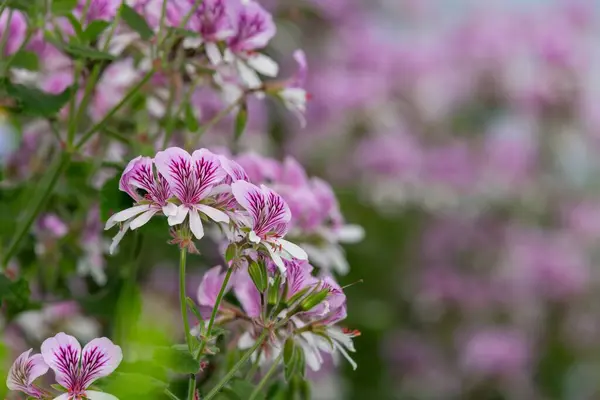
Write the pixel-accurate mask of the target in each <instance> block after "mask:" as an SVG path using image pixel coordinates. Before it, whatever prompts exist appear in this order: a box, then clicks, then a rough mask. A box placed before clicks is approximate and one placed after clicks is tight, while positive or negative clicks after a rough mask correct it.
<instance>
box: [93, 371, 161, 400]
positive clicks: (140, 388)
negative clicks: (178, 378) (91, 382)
mask: <svg viewBox="0 0 600 400" xmlns="http://www.w3.org/2000/svg"><path fill="white" fill-rule="evenodd" d="M95 384H96V385H97V386H99V387H100V388H101V389H102V390H103V391H105V392H106V393H110V394H112V395H114V396H116V397H117V398H118V399H119V400H130V399H131V400H134V399H135V400H137V399H148V398H153V397H155V396H159V395H161V394H162V393H163V391H164V390H165V388H167V386H168V385H167V383H166V382H163V381H160V380H158V379H156V378H153V377H151V376H148V375H143V374H136V373H122V372H114V373H112V374H111V375H110V376H108V377H106V378H103V379H102V380H100V381H97V382H96V383H95Z"/></svg>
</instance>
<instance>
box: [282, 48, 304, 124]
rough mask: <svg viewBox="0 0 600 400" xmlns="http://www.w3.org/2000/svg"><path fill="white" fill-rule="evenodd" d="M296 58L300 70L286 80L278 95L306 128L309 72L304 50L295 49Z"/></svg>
mask: <svg viewBox="0 0 600 400" xmlns="http://www.w3.org/2000/svg"><path fill="white" fill-rule="evenodd" d="M294 59H295V60H296V62H297V63H298V71H297V72H296V74H295V75H294V76H293V77H292V78H291V79H289V80H288V81H287V82H285V85H284V87H283V89H281V90H279V91H278V92H277V95H278V96H279V97H280V98H281V100H283V104H285V106H286V108H287V109H288V110H290V111H291V112H292V113H294V115H296V117H298V119H299V120H300V124H301V126H302V128H304V127H305V126H306V118H305V117H304V114H306V102H307V100H308V94H307V93H306V89H305V88H304V86H305V84H306V76H307V74H308V66H307V63H306V54H305V53H304V51H302V50H296V51H294Z"/></svg>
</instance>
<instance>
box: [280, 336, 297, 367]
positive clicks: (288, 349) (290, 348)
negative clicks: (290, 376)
mask: <svg viewBox="0 0 600 400" xmlns="http://www.w3.org/2000/svg"><path fill="white" fill-rule="evenodd" d="M295 347H296V344H295V343H294V339H293V338H292V337H289V338H288V339H287V340H286V341H285V345H284V346H283V363H284V364H285V365H286V366H288V365H290V364H291V363H292V362H293V361H294V360H293V358H294V351H295Z"/></svg>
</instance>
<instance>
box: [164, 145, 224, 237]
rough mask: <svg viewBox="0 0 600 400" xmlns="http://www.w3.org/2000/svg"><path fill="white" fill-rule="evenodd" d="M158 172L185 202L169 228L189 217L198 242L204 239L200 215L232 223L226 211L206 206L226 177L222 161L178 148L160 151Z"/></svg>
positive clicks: (179, 198) (205, 154) (178, 197)
mask: <svg viewBox="0 0 600 400" xmlns="http://www.w3.org/2000/svg"><path fill="white" fill-rule="evenodd" d="M154 162H155V163H156V168H157V169H158V172H159V173H160V174H161V175H163V176H164V177H165V179H166V180H167V182H168V183H169V185H170V186H171V190H172V192H173V194H174V195H175V197H177V199H178V200H179V201H180V202H181V205H179V206H178V207H177V211H176V213H174V214H172V215H169V219H168V221H169V225H170V226H174V225H179V224H181V223H183V221H185V219H186V218H187V216H188V214H189V224H190V230H191V231H192V233H193V234H194V236H195V237H196V238H197V239H201V238H202V237H203V236H204V228H203V226H202V220H201V219H200V212H201V213H203V214H205V215H206V216H208V217H209V218H211V219H212V220H213V221H215V222H225V223H228V222H229V216H228V215H227V214H225V213H224V212H223V211H221V210H218V209H216V208H214V207H211V206H208V205H206V204H203V203H202V202H203V201H207V200H208V199H209V196H211V192H212V191H213V189H215V188H216V187H217V185H219V184H220V183H221V182H222V181H223V179H224V178H225V176H226V174H227V173H226V171H225V170H224V169H223V168H222V167H221V163H220V161H219V157H218V156H216V155H215V154H213V153H211V152H210V151H209V150H207V149H200V150H196V151H194V153H193V154H192V155H191V156H190V154H189V153H188V152H187V151H185V150H183V149H180V148H178V147H171V148H168V149H166V150H165V151H159V152H158V153H157V154H156V157H155V159H154Z"/></svg>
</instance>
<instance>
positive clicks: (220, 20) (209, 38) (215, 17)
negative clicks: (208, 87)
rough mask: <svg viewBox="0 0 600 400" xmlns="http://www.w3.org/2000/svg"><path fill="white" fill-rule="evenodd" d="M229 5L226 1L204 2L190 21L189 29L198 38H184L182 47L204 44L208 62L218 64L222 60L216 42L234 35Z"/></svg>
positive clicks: (209, 0) (211, 0) (207, 0)
mask: <svg viewBox="0 0 600 400" xmlns="http://www.w3.org/2000/svg"><path fill="white" fill-rule="evenodd" d="M230 3H231V2H228V1H226V0H204V1H202V4H200V7H198V10H197V11H196V12H195V13H194V15H193V17H192V18H191V19H190V26H189V29H190V30H192V31H194V32H198V33H199V34H200V37H198V38H195V37H194V38H186V39H185V40H184V42H183V45H184V46H185V47H187V48H197V47H200V45H202V44H204V49H205V51H206V55H207V56H208V58H209V60H210V61H211V62H212V63H213V64H215V65H216V64H218V63H220V62H221V60H222V56H221V52H220V50H219V47H218V46H217V42H219V41H222V40H225V39H227V38H229V37H231V36H233V35H234V34H235V31H234V29H233V25H232V21H231V15H230V14H231V13H230V11H229V9H230V8H231V7H230Z"/></svg>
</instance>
